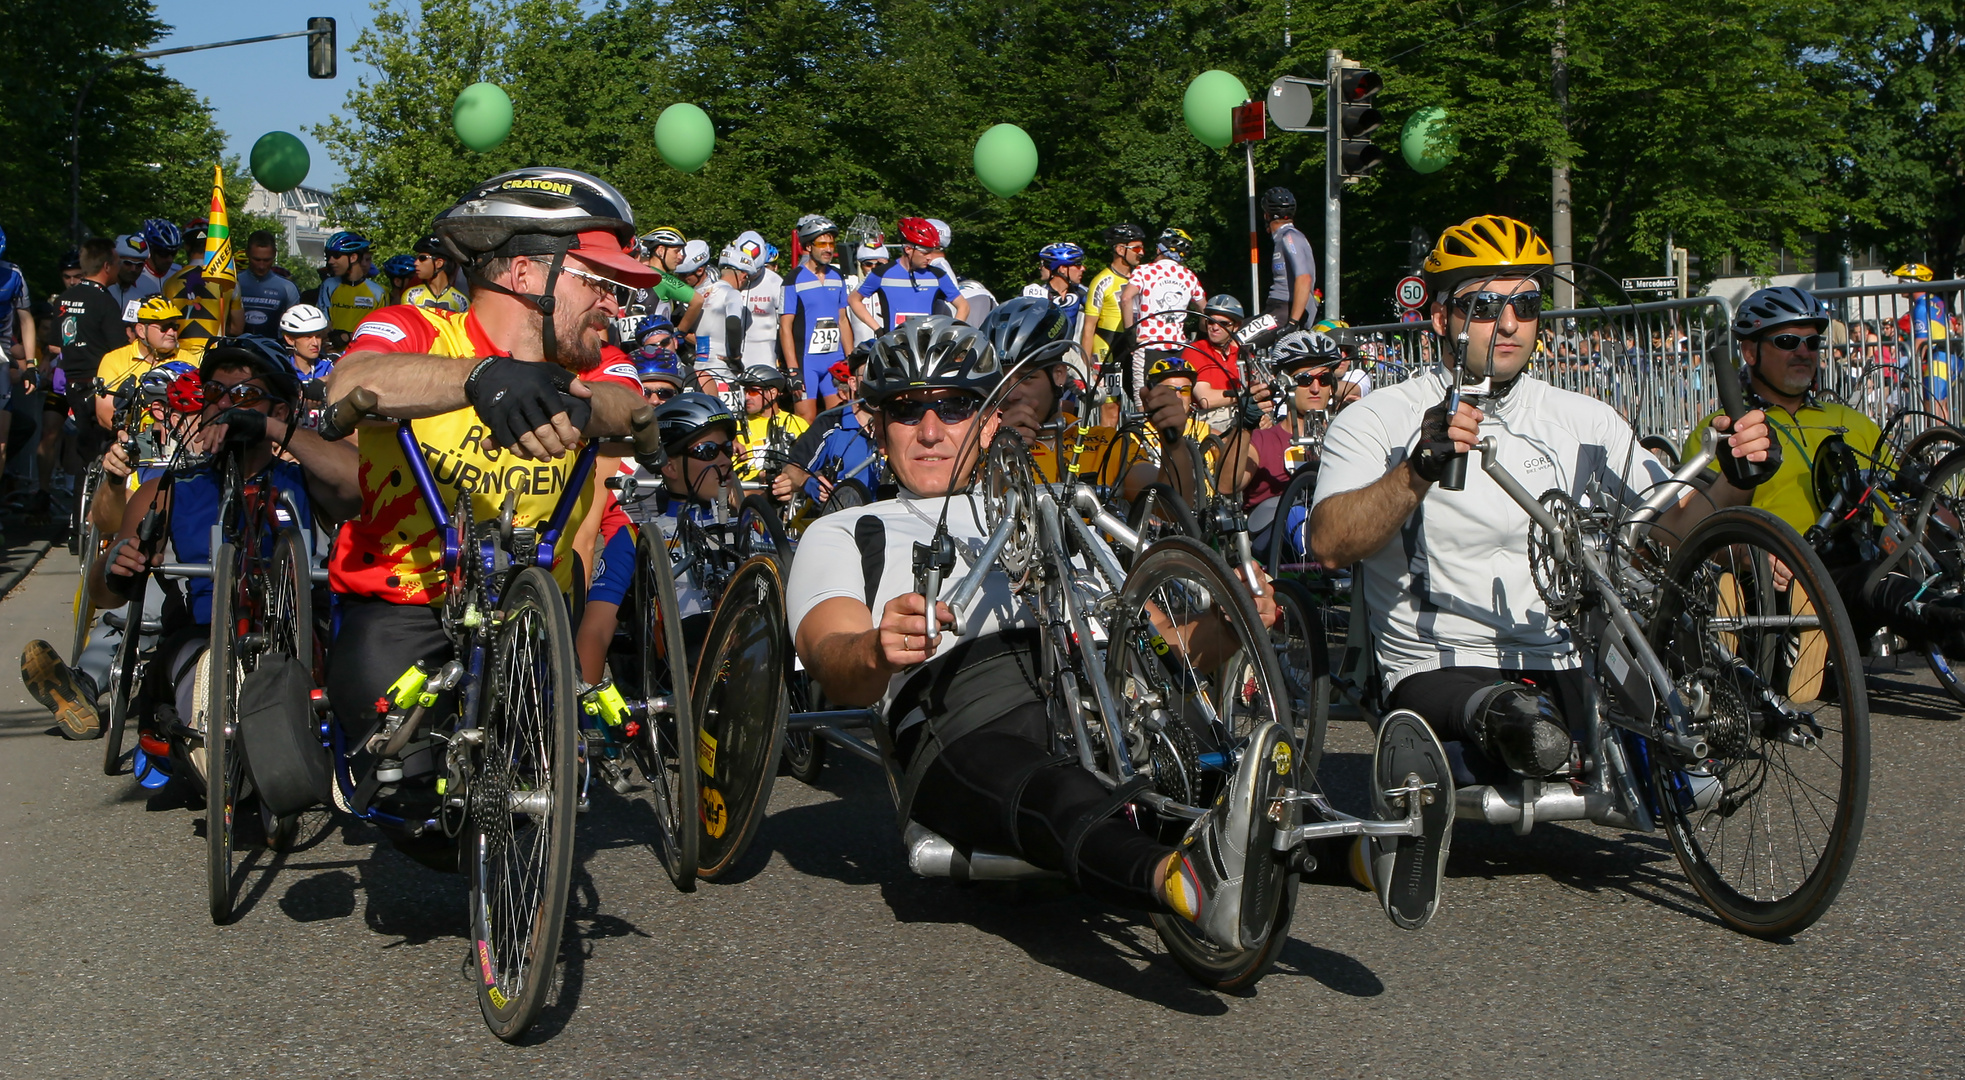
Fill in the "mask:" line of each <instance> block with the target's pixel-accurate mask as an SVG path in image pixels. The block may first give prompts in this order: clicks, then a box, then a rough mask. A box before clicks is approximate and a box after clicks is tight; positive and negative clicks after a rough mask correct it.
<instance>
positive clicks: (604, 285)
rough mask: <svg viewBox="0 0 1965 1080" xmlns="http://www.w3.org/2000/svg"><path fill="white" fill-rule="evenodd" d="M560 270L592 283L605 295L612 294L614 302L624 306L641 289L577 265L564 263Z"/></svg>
mask: <svg viewBox="0 0 1965 1080" xmlns="http://www.w3.org/2000/svg"><path fill="white" fill-rule="evenodd" d="M559 271H560V273H562V274H572V275H573V276H574V277H577V278H579V279H580V280H582V281H584V282H586V283H587V284H589V285H592V286H593V287H594V288H595V290H597V291H598V292H600V294H601V295H603V296H607V295H610V294H611V295H612V296H613V297H614V302H615V303H617V304H621V305H623V306H626V305H627V304H628V303H630V302H632V301H633V300H634V298H635V294H636V293H638V292H640V291H641V290H640V289H637V288H635V287H634V286H632V285H623V284H621V283H620V282H618V281H616V280H614V279H613V278H605V277H601V276H600V275H599V274H589V273H588V272H586V271H585V270H582V269H580V268H579V267H577V266H564V265H562V266H561V267H560V268H559Z"/></svg>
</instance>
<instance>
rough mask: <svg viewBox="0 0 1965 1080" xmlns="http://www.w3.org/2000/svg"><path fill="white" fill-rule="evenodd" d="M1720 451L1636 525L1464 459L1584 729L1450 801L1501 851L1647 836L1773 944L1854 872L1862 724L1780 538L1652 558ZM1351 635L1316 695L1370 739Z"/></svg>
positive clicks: (1843, 663) (1696, 461) (1735, 400)
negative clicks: (1346, 706)
mask: <svg viewBox="0 0 1965 1080" xmlns="http://www.w3.org/2000/svg"><path fill="white" fill-rule="evenodd" d="M1718 372H1719V377H1718V378H1717V380H1716V382H1717V384H1718V389H1719V392H1720V397H1721V400H1722V402H1724V403H1725V406H1726V411H1727V414H1728V415H1730V416H1733V417H1736V418H1737V417H1738V416H1740V415H1741V414H1742V413H1743V412H1744V411H1745V409H1744V406H1743V405H1742V402H1741V397H1740V392H1739V385H1738V382H1737V380H1735V379H1733V378H1730V377H1729V376H1730V375H1731V374H1732V372H1731V371H1730V370H1729V369H1727V368H1726V367H1725V365H1720V366H1719V368H1718ZM1722 437H1723V436H1722V435H1721V433H1720V432H1719V431H1718V430H1717V429H1709V430H1708V432H1707V433H1706V435H1705V437H1704V439H1703V441H1702V444H1701V447H1700V449H1699V451H1698V453H1696V454H1694V455H1693V456H1692V457H1691V458H1689V459H1687V460H1686V461H1685V462H1683V463H1682V464H1681V466H1680V467H1679V469H1678V470H1677V471H1676V472H1675V473H1674V474H1673V478H1672V480H1671V481H1669V482H1665V483H1661V484H1659V485H1657V486H1656V487H1654V488H1652V489H1651V490H1650V491H1649V492H1647V493H1645V495H1644V497H1643V500H1642V502H1641V503H1640V504H1639V505H1637V506H1634V507H1629V506H1624V505H1622V504H1620V503H1619V501H1618V500H1617V499H1615V498H1614V497H1609V496H1603V495H1602V493H1600V492H1598V493H1595V495H1593V497H1591V498H1589V499H1586V500H1580V501H1579V500H1578V499H1576V498H1573V497H1572V496H1571V494H1570V493H1569V492H1568V491H1566V490H1563V489H1560V488H1558V489H1552V490H1550V491H1548V492H1545V493H1543V494H1542V495H1540V496H1536V495H1533V494H1531V493H1530V492H1529V491H1528V490H1527V489H1526V488H1524V487H1523V486H1522V484H1521V483H1520V481H1519V480H1518V479H1517V478H1516V477H1515V476H1513V475H1512V474H1511V473H1510V472H1509V470H1508V469H1507V468H1506V466H1505V465H1503V464H1502V463H1501V462H1500V461H1499V459H1498V456H1497V444H1496V441H1495V440H1494V438H1493V437H1492V436H1489V437H1487V438H1485V439H1483V440H1482V442H1481V443H1480V444H1479V446H1478V448H1477V450H1476V453H1478V454H1479V455H1480V463H1481V468H1482V469H1483V471H1484V472H1486V473H1487V475H1489V476H1490V477H1492V478H1493V480H1494V481H1495V483H1496V484H1497V485H1498V486H1500V487H1501V489H1502V490H1503V491H1504V492H1506V494H1507V495H1508V496H1509V498H1510V499H1511V500H1512V501H1514V502H1515V503H1516V504H1517V505H1518V506H1520V507H1521V508H1522V510H1523V511H1524V512H1525V513H1526V514H1527V515H1528V517H1529V519H1530V523H1531V524H1530V531H1529V538H1528V546H1529V560H1530V569H1531V573H1532V575H1533V578H1534V581H1535V585H1536V589H1537V592H1538V593H1539V594H1540V596H1541V598H1542V601H1543V604H1544V606H1545V608H1546V609H1547V611H1548V613H1549V614H1550V616H1551V617H1552V618H1554V619H1556V620H1559V621H1561V622H1562V623H1563V624H1564V625H1565V626H1566V627H1567V628H1568V630H1569V634H1570V638H1571V640H1572V641H1573V642H1574V643H1575V645H1576V651H1577V653H1578V655H1579V656H1580V658H1581V661H1582V665H1583V670H1584V672H1585V674H1586V676H1587V680H1586V683H1587V688H1588V715H1587V716H1585V717H1583V718H1582V723H1581V731H1580V733H1578V735H1577V738H1578V742H1579V744H1580V749H1579V750H1578V751H1577V752H1575V753H1573V754H1572V758H1571V762H1570V764H1569V765H1568V766H1567V767H1566V768H1564V769H1563V770H1561V771H1559V772H1558V773H1557V774H1556V775H1554V776H1552V777H1549V778H1545V779H1527V778H1520V779H1514V780H1510V781H1503V782H1496V783H1477V784H1469V785H1465V786H1462V787H1460V788H1459V789H1458V790H1457V792H1456V798H1457V800H1458V811H1459V813H1460V814H1461V815H1462V816H1466V817H1471V818H1474V819H1476V820H1481V821H1485V822H1488V823H1489V824H1493V825H1508V826H1511V827H1512V828H1513V829H1514V831H1515V832H1516V833H1518V834H1526V833H1528V832H1529V831H1530V830H1531V829H1533V828H1534V826H1535V825H1536V824H1538V823H1543V822H1553V821H1577V820H1586V821H1590V822H1592V823H1595V824H1598V825H1605V826H1610V827H1613V828H1623V829H1633V830H1636V831H1639V832H1653V831H1656V830H1659V829H1662V830H1664V831H1665V832H1666V834H1667V835H1668V837H1669V838H1670V841H1671V844H1672V848H1673V851H1674V853H1675V855H1676V856H1677V859H1678V862H1679V865H1680V867H1681V868H1682V869H1683V870H1684V872H1685V874H1686V876H1687V878H1688V879H1689V880H1690V881H1691V883H1692V886H1693V888H1694V889H1695V891H1697V892H1698V894H1699V895H1700V897H1701V898H1702V899H1704V900H1705V901H1706V903H1707V904H1708V905H1709V906H1710V907H1711V908H1712V909H1713V911H1714V912H1715V914H1717V915H1718V916H1719V918H1720V920H1721V921H1722V922H1723V923H1724V924H1725V925H1727V926H1729V927H1731V928H1733V929H1735V930H1737V931H1740V932H1742V933H1746V934H1750V935H1753V936H1756V937H1764V938H1784V937H1787V936H1790V935H1793V934H1795V933H1799V932H1800V931H1802V930H1804V929H1806V928H1807V927H1808V926H1810V925H1812V924H1813V923H1814V922H1815V921H1816V920H1817V919H1819V918H1820V917H1821V916H1822V915H1823V914H1824V913H1825V912H1827V911H1828V909H1829V907H1830V906H1831V904H1832V903H1833V902H1834V900H1835V897H1836V895H1837V893H1838V892H1839V891H1840V889H1841V887H1842V885H1843V883H1844V882H1845V881H1846V880H1847V878H1848V875H1849V872H1850V868H1851V866H1852V865H1853V863H1854V860H1855V856H1856V851H1857V847H1858V844H1859V841H1860V838H1861V834H1862V828H1863V822H1864V817H1865V813H1866V809H1867V804H1868V791H1869V704H1868V698H1867V695H1866V693H1865V690H1864V686H1863V680H1862V679H1861V678H1860V677H1859V676H1858V675H1856V674H1855V673H1856V672H1859V671H1860V670H1861V668H1860V666H1859V665H1860V657H1859V654H1858V643H1857V642H1856V640H1855V635H1854V632H1853V631H1852V629H1851V627H1850V623H1849V619H1848V616H1847V614H1846V612H1845V611H1844V609H1843V607H1842V605H1841V602H1840V600H1839V599H1838V597H1837V594H1836V591H1835V587H1834V585H1833V583H1832V582H1831V580H1830V578H1829V574H1828V571H1827V570H1826V569H1825V568H1824V566H1823V564H1822V562H1821V560H1820V558H1819V557H1818V556H1817V555H1816V554H1815V552H1814V551H1813V550H1812V549H1810V547H1809V546H1808V545H1807V544H1806V543H1804V542H1803V540H1802V538H1801V537H1800V536H1799V535H1798V534H1796V533H1795V531H1794V530H1793V529H1792V528H1791V527H1789V526H1788V525H1787V524H1785V523H1784V522H1782V521H1781V520H1780V519H1778V518H1776V517H1774V516H1773V515H1772V514H1769V513H1768V512H1766V511H1764V510H1760V509H1756V508H1752V507H1730V508H1726V509H1721V510H1717V511H1715V512H1713V513H1712V514H1710V515H1708V516H1707V517H1705V518H1704V519H1703V520H1701V521H1700V522H1699V523H1698V524H1697V525H1696V526H1694V527H1693V528H1691V529H1690V530H1689V531H1688V532H1687V534H1686V535H1685V536H1682V537H1672V538H1669V539H1670V541H1671V543H1670V545H1669V546H1668V545H1667V544H1665V543H1663V542H1661V539H1660V536H1659V534H1658V532H1657V529H1656V527H1655V523H1656V522H1657V521H1658V519H1659V517H1660V516H1661V515H1662V514H1663V513H1664V511H1665V510H1667V509H1668V508H1669V507H1670V506H1671V505H1672V504H1674V503H1675V502H1677V501H1678V499H1679V498H1680V497H1681V496H1682V495H1684V494H1685V493H1686V492H1687V491H1688V490H1690V489H1692V488H1693V487H1694V486H1696V480H1697V479H1698V478H1699V477H1701V476H1702V474H1704V473H1705V472H1706V471H1707V467H1708V466H1709V465H1710V464H1711V463H1712V461H1713V460H1714V455H1715V453H1716V452H1717V451H1716V447H1717V446H1719V445H1720V443H1719V440H1720V439H1721V438H1722ZM1598 496H1601V497H1598ZM1695 497H1696V496H1695ZM1355 608H1356V605H1354V612H1355ZM1365 622H1366V619H1365V618H1364V617H1363V614H1362V613H1354V618H1353V623H1352V635H1351V639H1350V647H1349V650H1348V655H1347V657H1346V659H1345V661H1343V662H1342V663H1340V664H1339V665H1338V671H1339V675H1338V677H1337V678H1336V679H1335V680H1334V682H1333V685H1335V686H1337V687H1338V688H1339V689H1340V690H1341V691H1342V692H1344V693H1345V694H1346V695H1347V696H1348V697H1350V699H1351V700H1352V701H1353V702H1354V703H1355V704H1356V705H1358V707H1359V708H1360V710H1361V711H1362V712H1363V713H1364V714H1365V715H1366V717H1367V719H1370V720H1373V721H1374V722H1376V718H1377V711H1376V709H1377V705H1378V701H1377V689H1376V685H1375V680H1374V678H1373V676H1372V674H1371V663H1370V660H1371V656H1370V652H1371V650H1370V649H1369V647H1368V642H1367V640H1366V638H1365V635H1364V633H1363V625H1364V624H1365ZM1349 672H1356V673H1358V674H1357V676H1356V677H1355V678H1347V677H1346V674H1345V673H1349Z"/></svg>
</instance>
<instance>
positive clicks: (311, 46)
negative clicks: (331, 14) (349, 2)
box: [287, 18, 334, 79]
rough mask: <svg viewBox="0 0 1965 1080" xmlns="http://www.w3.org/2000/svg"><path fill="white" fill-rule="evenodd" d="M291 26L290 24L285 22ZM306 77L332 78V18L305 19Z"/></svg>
mask: <svg viewBox="0 0 1965 1080" xmlns="http://www.w3.org/2000/svg"><path fill="white" fill-rule="evenodd" d="M287 25H289V26H291V25H292V24H291V23H289V24H287ZM307 77H308V78H310V79H332V78H334V20H333V19H328V18H313V19H308V20H307Z"/></svg>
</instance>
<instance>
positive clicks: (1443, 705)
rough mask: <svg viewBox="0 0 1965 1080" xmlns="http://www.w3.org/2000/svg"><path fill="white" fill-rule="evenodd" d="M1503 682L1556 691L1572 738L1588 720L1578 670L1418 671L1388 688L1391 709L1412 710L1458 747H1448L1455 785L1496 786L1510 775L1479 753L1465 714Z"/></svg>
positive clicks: (1585, 687)
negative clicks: (1454, 763) (1454, 760)
mask: <svg viewBox="0 0 1965 1080" xmlns="http://www.w3.org/2000/svg"><path fill="white" fill-rule="evenodd" d="M1504 679H1512V680H1516V681H1520V682H1528V683H1533V684H1534V685H1536V686H1538V687H1546V688H1549V689H1550V690H1552V691H1554V696H1555V703H1556V707H1557V708H1558V709H1561V710H1562V716H1563V721H1564V722H1565V723H1566V724H1568V725H1569V730H1570V734H1571V735H1577V734H1580V733H1581V732H1580V731H1579V727H1580V725H1582V724H1584V723H1587V722H1588V721H1589V717H1590V697H1589V687H1588V684H1587V683H1586V682H1585V679H1586V676H1585V675H1584V674H1583V672H1582V671H1580V670H1570V671H1504V670H1502V669H1500V668H1479V667H1449V668H1437V669H1435V670H1433V671H1421V672H1418V673H1416V674H1412V675H1408V676H1406V677H1405V678H1403V679H1401V680H1399V685H1398V686H1396V687H1393V689H1392V699H1391V701H1390V703H1389V704H1390V705H1391V707H1392V708H1394V709H1411V710H1412V711H1413V712H1416V713H1418V714H1419V715H1420V717H1421V718H1422V719H1424V720H1425V721H1426V726H1427V727H1430V728H1432V729H1433V734H1435V735H1437V736H1439V738H1440V741H1441V742H1442V743H1455V742H1457V743H1459V744H1460V747H1459V749H1460V752H1459V754H1458V755H1456V754H1454V747H1452V746H1448V747H1446V750H1447V753H1448V756H1449V757H1458V758H1459V764H1460V765H1461V767H1460V768H1458V769H1456V770H1454V771H1455V773H1456V774H1457V775H1456V776H1455V777H1454V779H1455V781H1456V782H1457V783H1461V784H1468V783H1476V782H1478V783H1487V784H1491V783H1498V782H1500V781H1502V780H1504V779H1507V778H1509V777H1512V776H1513V775H1514V774H1513V773H1511V772H1509V771H1508V770H1507V769H1506V768H1504V767H1503V766H1502V765H1501V763H1500V762H1497V761H1491V760H1489V759H1488V758H1487V757H1486V756H1485V755H1483V754H1482V753H1481V751H1480V747H1479V746H1478V745H1477V744H1476V743H1475V742H1474V740H1473V737H1472V735H1471V734H1469V726H1470V724H1471V722H1472V720H1473V718H1472V717H1470V716H1468V715H1467V706H1468V704H1469V703H1470V702H1472V701H1473V699H1474V695H1475V694H1478V693H1480V692H1481V691H1482V690H1485V689H1487V688H1488V687H1490V686H1493V685H1494V684H1495V683H1497V682H1500V681H1502V680H1504Z"/></svg>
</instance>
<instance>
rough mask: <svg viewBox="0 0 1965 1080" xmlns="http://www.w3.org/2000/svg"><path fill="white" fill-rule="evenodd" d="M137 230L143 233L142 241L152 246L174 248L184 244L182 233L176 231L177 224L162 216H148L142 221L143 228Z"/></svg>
mask: <svg viewBox="0 0 1965 1080" xmlns="http://www.w3.org/2000/svg"><path fill="white" fill-rule="evenodd" d="M137 231H139V232H141V233H142V234H143V239H144V241H145V242H146V243H148V244H149V245H150V246H151V247H153V248H171V249H173V250H175V249H177V248H181V247H183V246H184V234H183V233H181V232H179V231H178V228H177V226H175V225H173V224H171V223H170V222H168V221H165V220H164V219H163V218H155V217H154V218H150V219H148V220H146V221H145V222H144V223H143V228H141V229H139V230H137Z"/></svg>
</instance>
